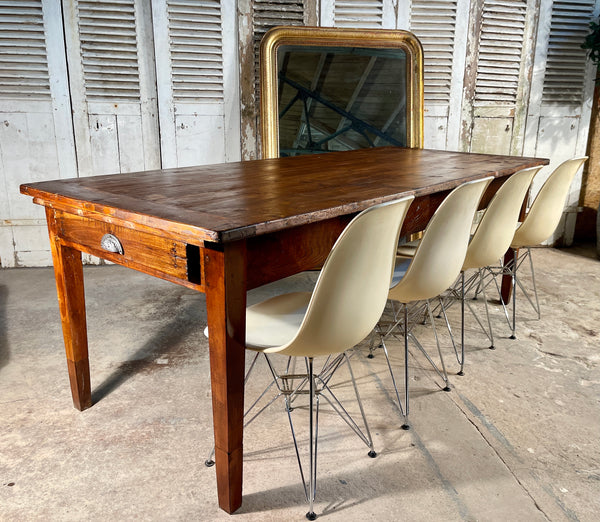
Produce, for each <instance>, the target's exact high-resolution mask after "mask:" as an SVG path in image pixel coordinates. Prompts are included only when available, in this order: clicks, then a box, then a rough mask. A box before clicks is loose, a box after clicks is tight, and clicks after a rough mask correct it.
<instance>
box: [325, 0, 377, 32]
mask: <svg viewBox="0 0 600 522" xmlns="http://www.w3.org/2000/svg"><path fill="white" fill-rule="evenodd" d="M333 20H334V22H333V23H334V25H335V26H336V27H360V28H380V27H383V0H336V2H335V5H334V9H333Z"/></svg>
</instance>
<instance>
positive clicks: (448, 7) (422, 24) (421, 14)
mask: <svg viewBox="0 0 600 522" xmlns="http://www.w3.org/2000/svg"><path fill="white" fill-rule="evenodd" d="M468 8H469V1H468V0H431V1H430V0H413V2H412V4H411V10H410V30H411V31H412V32H413V33H414V34H415V35H416V36H417V37H418V38H419V40H420V41H421V44H422V45H423V56H424V64H425V67H424V74H425V78H424V84H425V85H424V87H425V89H424V90H425V122H424V123H425V129H424V131H425V147H428V148H438V149H447V148H450V149H456V148H457V146H458V129H459V125H460V99H461V97H462V85H463V76H464V72H463V71H464V59H465V47H466V32H467V20H468Z"/></svg>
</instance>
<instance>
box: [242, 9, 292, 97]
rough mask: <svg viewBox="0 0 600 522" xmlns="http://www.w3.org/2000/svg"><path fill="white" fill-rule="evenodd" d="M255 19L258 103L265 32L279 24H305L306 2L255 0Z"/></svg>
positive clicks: (254, 40)
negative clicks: (261, 54) (260, 49)
mask: <svg viewBox="0 0 600 522" xmlns="http://www.w3.org/2000/svg"><path fill="white" fill-rule="evenodd" d="M252 10H253V13H252V15H253V16H252V19H253V21H254V35H253V48H254V92H255V96H256V103H257V104H258V103H259V102H260V89H259V63H258V55H259V47H260V42H261V40H262V38H263V36H264V35H265V33H266V32H267V31H268V30H269V29H272V28H273V27H277V26H279V25H294V26H298V25H304V3H303V1H302V0H254V2H253V3H252Z"/></svg>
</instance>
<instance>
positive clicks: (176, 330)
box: [92, 303, 203, 404]
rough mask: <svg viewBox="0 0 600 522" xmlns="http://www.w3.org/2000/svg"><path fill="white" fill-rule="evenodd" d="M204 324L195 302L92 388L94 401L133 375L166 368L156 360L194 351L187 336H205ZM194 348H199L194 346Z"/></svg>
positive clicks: (175, 358)
mask: <svg viewBox="0 0 600 522" xmlns="http://www.w3.org/2000/svg"><path fill="white" fill-rule="evenodd" d="M202 329H203V326H202V325H201V324H200V323H199V322H198V304H197V303H192V304H190V305H188V306H187V307H186V308H184V309H183V310H181V311H179V312H178V313H177V314H175V315H174V317H173V320H172V321H171V322H170V323H168V324H166V325H164V326H163V327H162V328H161V329H160V330H158V331H157V332H156V334H155V335H154V336H153V337H152V338H151V339H149V340H148V341H147V342H146V343H144V344H143V345H142V346H140V348H138V349H137V350H136V351H135V353H133V354H132V355H131V357H130V358H129V359H128V360H126V361H123V362H122V363H121V364H119V366H118V367H117V368H116V369H115V370H114V371H113V373H112V374H111V375H110V376H108V378H106V379H105V380H104V382H102V383H101V384H100V385H99V386H97V387H96V388H95V389H94V390H93V391H92V404H95V403H97V402H98V401H100V400H102V399H104V398H105V397H106V396H108V395H109V394H110V393H112V392H113V391H115V390H116V389H117V388H118V387H119V386H121V385H122V384H123V383H125V382H126V381H127V380H128V379H129V378H130V377H131V376H132V375H135V374H138V373H147V372H151V371H154V370H158V369H162V368H165V366H164V365H163V364H158V363H157V359H162V360H164V359H167V358H168V359H170V360H171V361H183V360H185V359H187V358H188V357H189V356H190V355H192V352H197V350H196V349H194V350H191V349H190V348H189V345H187V343H185V342H184V341H185V339H186V338H187V337H188V336H189V335H190V334H192V333H193V332H198V335H202ZM194 348H197V346H195V347H194Z"/></svg>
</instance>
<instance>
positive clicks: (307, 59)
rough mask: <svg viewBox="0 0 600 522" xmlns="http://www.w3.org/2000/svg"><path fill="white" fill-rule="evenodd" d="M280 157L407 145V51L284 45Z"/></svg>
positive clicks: (280, 76)
mask: <svg viewBox="0 0 600 522" xmlns="http://www.w3.org/2000/svg"><path fill="white" fill-rule="evenodd" d="M277 65H278V81H279V92H278V105H279V155H280V156H295V155H298V154H311V153H317V152H324V151H334V150H351V149H363V148H367V147H380V146H386V145H396V146H406V144H407V143H406V52H405V51H404V50H403V49H369V48H364V47H305V46H298V45H295V46H291V45H285V46H282V47H280V48H279V50H278V53H277Z"/></svg>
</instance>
